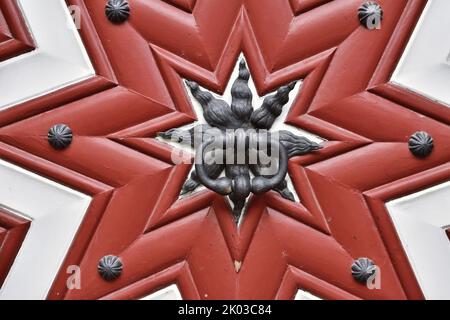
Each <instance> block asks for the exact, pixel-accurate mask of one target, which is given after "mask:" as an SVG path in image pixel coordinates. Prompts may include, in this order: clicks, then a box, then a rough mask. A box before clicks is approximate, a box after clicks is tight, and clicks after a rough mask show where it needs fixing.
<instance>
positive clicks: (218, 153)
mask: <svg viewBox="0 0 450 320" xmlns="http://www.w3.org/2000/svg"><path fill="white" fill-rule="evenodd" d="M249 79H250V72H249V70H248V68H247V65H246V63H245V61H244V60H241V61H240V64H239V75H238V77H237V79H236V80H235V81H234V83H233V85H232V88H231V96H232V101H231V105H229V104H228V103H227V102H225V101H223V100H221V99H218V98H216V97H215V96H214V95H213V94H211V93H210V92H208V91H206V90H203V89H202V88H200V86H199V85H198V84H197V83H196V82H193V81H186V85H187V86H188V88H189V90H190V91H191V93H192V95H193V97H194V98H195V99H196V100H197V101H198V102H199V104H200V105H201V107H202V110H203V115H204V118H205V120H206V122H207V124H201V125H197V126H195V127H194V128H192V129H190V130H181V129H171V130H168V131H166V132H161V133H159V134H158V135H159V136H160V137H162V138H164V139H171V140H172V141H175V142H178V143H183V144H186V145H190V146H192V147H194V148H195V151H196V161H195V170H194V171H193V172H192V174H191V176H190V177H189V179H188V180H187V181H186V183H185V184H184V186H183V188H182V190H181V194H186V193H189V192H192V191H194V190H195V189H196V188H198V187H199V186H200V185H203V186H205V187H207V188H208V189H210V190H213V191H215V192H216V193H219V194H221V195H224V196H228V198H229V199H230V200H231V202H232V203H233V210H232V211H233V215H234V218H235V221H236V223H238V222H239V220H240V218H241V216H242V214H243V210H244V208H245V205H246V201H247V199H248V197H249V196H250V195H251V194H261V193H264V192H267V191H270V190H274V191H276V192H278V193H279V194H280V195H281V196H282V197H284V198H286V199H289V200H291V201H294V196H293V193H292V192H291V191H290V190H289V188H288V186H287V182H286V174H287V165H288V159H289V158H291V157H294V156H300V155H305V154H308V153H310V152H313V151H316V150H319V149H321V148H322V146H321V145H320V144H317V143H315V142H313V141H310V140H309V139H307V138H305V137H301V136H297V135H295V134H293V133H291V132H289V131H271V128H272V125H273V124H274V122H275V120H276V118H277V117H278V116H279V115H280V114H281V112H282V110H283V107H284V106H285V105H286V104H287V103H288V101H289V93H290V92H291V91H292V90H293V89H294V87H295V84H296V83H295V82H292V83H289V84H287V85H285V86H281V87H280V88H278V90H277V91H276V92H275V93H274V94H271V95H269V96H267V97H266V98H265V99H264V101H263V103H262V105H261V106H260V107H259V108H257V109H254V108H253V104H252V98H253V96H252V91H251V90H250V87H249V85H248V82H249ZM230 146H233V148H230ZM211 154H213V157H212V158H213V159H212V160H211V159H210V158H211ZM208 160H209V161H208Z"/></svg>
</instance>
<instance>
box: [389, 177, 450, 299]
mask: <svg viewBox="0 0 450 320" xmlns="http://www.w3.org/2000/svg"><path fill="white" fill-rule="evenodd" d="M386 207H387V209H388V211H389V214H390V216H391V218H392V221H393V223H394V225H395V228H396V229H397V233H398V236H399V238H400V240H401V242H402V244H403V247H404V249H405V252H406V254H407V256H408V259H409V261H410V263H411V266H412V268H413V270H414V273H415V275H416V278H417V280H418V282H419V285H420V287H421V288H422V291H423V294H424V296H425V297H426V298H427V299H432V300H434V299H446V300H447V299H450V286H449V285H448V284H450V272H449V267H450V240H449V239H448V237H447V234H446V232H445V229H447V228H448V227H449V226H450V182H446V183H444V184H441V185H438V186H435V187H432V188H429V189H427V190H424V191H421V192H418V193H415V194H412V195H409V196H406V197H403V198H400V199H397V200H394V201H391V202H388V203H387V204H386Z"/></svg>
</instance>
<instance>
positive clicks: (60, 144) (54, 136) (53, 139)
mask: <svg viewBox="0 0 450 320" xmlns="http://www.w3.org/2000/svg"><path fill="white" fill-rule="evenodd" d="M47 139H48V143H50V145H51V146H52V147H53V148H55V149H65V148H67V147H68V146H69V145H70V144H71V143H72V139H73V134H72V130H71V129H70V128H69V126H67V125H65V124H56V125H54V126H53V127H51V128H50V129H49V130H48V135H47Z"/></svg>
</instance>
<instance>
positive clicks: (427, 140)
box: [408, 131, 434, 158]
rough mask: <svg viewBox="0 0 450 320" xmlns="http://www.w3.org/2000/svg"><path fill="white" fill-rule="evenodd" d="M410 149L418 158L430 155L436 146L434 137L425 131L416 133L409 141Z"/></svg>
mask: <svg viewBox="0 0 450 320" xmlns="http://www.w3.org/2000/svg"><path fill="white" fill-rule="evenodd" d="M408 146H409V150H410V151H411V153H412V154H413V155H415V156H416V157H418V158H425V157H428V156H429V155H430V154H431V152H432V151H433V148H434V141H433V138H432V137H431V136H430V135H429V134H428V133H426V132H424V131H419V132H416V133H414V134H413V135H412V136H411V138H409V142H408Z"/></svg>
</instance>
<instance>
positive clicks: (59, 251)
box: [0, 160, 92, 299]
mask: <svg viewBox="0 0 450 320" xmlns="http://www.w3.org/2000/svg"><path fill="white" fill-rule="evenodd" d="M0 177H1V180H2V183H0V205H1V206H2V207H5V208H8V209H11V210H12V211H13V212H18V213H19V214H20V215H21V216H23V217H25V218H26V219H29V220H31V221H32V222H31V225H30V229H29V230H28V233H27V235H26V237H25V239H24V241H23V243H22V246H21V248H20V250H19V252H18V254H17V257H16V259H15V260H14V263H13V265H12V267H11V269H10V271H9V273H8V275H7V277H6V279H5V282H4V283H3V286H2V287H1V289H0V299H45V298H46V296H47V294H48V291H49V289H50V287H51V285H52V283H53V280H54V278H55V276H56V274H57V272H58V271H59V268H60V266H61V264H62V262H63V260H64V258H65V256H66V254H67V251H68V250H69V247H70V245H71V243H72V240H73V238H74V237H75V234H76V232H77V230H78V228H79V226H80V224H81V222H82V220H83V217H84V215H85V213H86V211H87V209H88V206H89V204H90V202H91V200H92V198H91V197H90V196H87V195H85V194H82V193H80V192H77V191H74V190H72V189H69V188H67V187H65V186H62V185H60V184H57V183H55V182H53V181H51V180H48V179H46V178H43V177H41V176H38V175H36V174H34V173H32V172H29V171H27V170H25V169H22V168H20V167H18V166H15V165H13V164H10V163H8V162H5V161H3V160H0Z"/></svg>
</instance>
